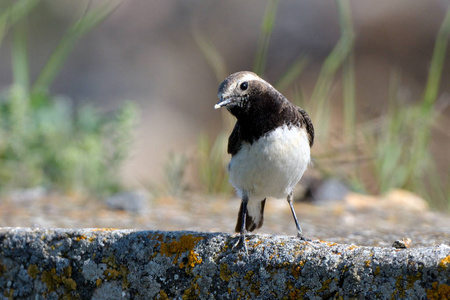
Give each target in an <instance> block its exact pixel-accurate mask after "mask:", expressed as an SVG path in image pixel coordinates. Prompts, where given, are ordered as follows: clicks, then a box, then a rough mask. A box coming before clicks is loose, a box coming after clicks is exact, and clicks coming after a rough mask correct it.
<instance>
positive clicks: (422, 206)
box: [382, 189, 428, 212]
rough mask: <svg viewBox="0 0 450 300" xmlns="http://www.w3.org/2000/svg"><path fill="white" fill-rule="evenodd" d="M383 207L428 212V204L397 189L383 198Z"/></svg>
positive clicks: (413, 195) (409, 193)
mask: <svg viewBox="0 0 450 300" xmlns="http://www.w3.org/2000/svg"><path fill="white" fill-rule="evenodd" d="M382 205H383V206H384V207H386V208H393V209H403V210H410V211H416V212H423V211H427V210H428V203H427V202H426V201H425V200H424V199H422V198H421V197H419V196H418V195H416V194H414V193H412V192H409V191H405V190H401V189H395V190H392V191H390V192H389V193H388V194H387V195H386V196H384V197H383V200H382Z"/></svg>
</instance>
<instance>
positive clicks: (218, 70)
mask: <svg viewBox="0 0 450 300" xmlns="http://www.w3.org/2000/svg"><path fill="white" fill-rule="evenodd" d="M192 35H193V36H194V40H195V43H196V44H197V46H198V47H199V48H200V51H201V52H202V54H203V56H204V57H205V59H206V61H207V62H208V64H209V66H210V67H211V69H213V71H214V74H215V75H216V78H217V81H218V82H222V80H223V79H224V78H225V77H227V74H228V72H227V68H226V65H225V60H224V58H223V56H222V55H221V54H220V52H219V51H218V50H217V48H216V47H215V46H214V45H213V43H211V41H210V40H209V39H207V38H206V37H205V35H203V34H202V33H200V32H199V31H198V29H195V28H194V29H193V30H192Z"/></svg>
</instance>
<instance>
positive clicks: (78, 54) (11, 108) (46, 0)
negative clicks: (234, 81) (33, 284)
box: [0, 0, 450, 225]
mask: <svg viewBox="0 0 450 300" xmlns="http://www.w3.org/2000/svg"><path fill="white" fill-rule="evenodd" d="M405 4H406V1H402V0H395V1H392V0H389V1H387V0H386V1H351V0H348V1H346V0H339V1H313V0H302V1H293V0H292V1H291V0H282V1H260V0H253V1H244V2H243V1H201V2H199V1H184V0H183V1H182V0H174V1H149V2H146V1H132V2H129V1H128V2H126V1H123V2H120V1H119V2H111V1H100V0H96V1H69V0H58V1H54V0H22V1H2V2H1V5H0V90H1V96H0V97H1V98H0V105H1V111H0V116H1V120H0V126H1V128H0V139H1V141H0V189H1V192H2V195H3V196H2V199H3V203H7V202H8V201H9V200H11V199H25V200H23V201H25V202H27V201H31V200H26V199H28V198H29V197H31V198H33V196H30V195H35V194H37V195H38V196H37V197H40V196H42V195H43V194H45V195H47V196H48V195H49V194H52V195H53V193H55V192H56V193H58V195H59V196H58V197H57V198H61V197H63V196H61V195H64V197H71V198H77V197H79V198H83V199H86V198H88V199H96V198H101V199H103V198H107V197H108V196H111V195H113V196H114V195H117V193H119V195H123V193H124V191H136V190H138V192H137V194H139V195H140V193H141V194H142V193H143V194H146V195H147V196H146V197H144V198H145V199H148V198H150V199H153V200H152V201H153V203H155V202H154V201H156V200H154V199H165V200H161V201H162V202H164V203H168V202H170V201H169V200H167V199H168V198H170V199H173V198H185V199H192V198H193V197H194V196H192V195H193V194H196V195H198V194H200V195H208V196H205V197H210V196H209V195H220V196H219V197H221V198H224V199H228V198H232V197H234V195H233V191H232V189H231V187H230V185H229V184H228V177H227V174H226V164H227V161H228V160H229V157H228V155H227V154H226V143H227V137H228V135H229V133H230V132H231V130H232V126H233V122H234V120H233V119H232V117H231V116H229V115H228V114H227V112H226V111H218V110H214V109H213V106H214V104H215V103H216V102H217V101H218V99H217V95H216V93H217V88H218V86H219V84H220V82H221V81H222V80H223V79H224V78H225V77H226V76H227V75H229V74H231V73H233V72H236V71H241V70H253V71H255V72H257V73H258V74H259V75H260V76H262V77H263V78H264V79H266V80H267V81H268V82H270V83H272V84H273V85H274V86H275V87H276V88H278V89H279V90H280V91H281V92H282V93H283V94H284V95H285V96H286V97H287V98H288V99H289V100H290V101H291V102H294V103H295V104H297V105H299V106H301V107H303V108H304V109H305V110H306V111H307V112H308V113H309V114H310V115H311V118H312V120H313V123H314V125H315V128H316V135H317V136H316V142H315V145H314V147H313V150H312V155H313V157H314V160H315V162H314V167H312V168H311V170H310V171H308V172H307V174H305V178H304V180H303V184H302V186H303V187H302V188H301V189H300V190H299V192H298V198H299V199H309V200H311V199H312V200H320V199H319V198H321V197H322V198H326V199H331V198H342V197H344V194H342V193H341V192H342V191H345V193H347V192H354V193H361V194H368V195H380V197H382V196H383V195H386V194H387V193H389V192H390V191H392V190H395V189H401V190H404V191H408V192H410V193H412V194H414V195H417V196H418V197H420V198H421V199H424V201H426V203H427V205H429V206H430V207H431V208H433V209H436V210H441V211H448V210H449V208H450V183H449V179H450V150H449V149H450V107H449V105H448V104H449V101H450V100H449V94H448V93H449V91H450V85H449V82H450V62H449V61H448V54H449V50H448V48H447V43H448V38H449V32H450V17H449V16H448V8H449V2H448V1H438V0H433V1H421V0H410V1H408V2H407V5H405ZM330 180H331V182H332V183H330V185H331V191H332V192H331V196H330V195H329V194H330V193H328V194H326V195H324V194H323V193H324V192H323V189H320V187H321V186H322V187H323V185H324V182H325V183H327V184H328V183H329V182H330ZM327 186H328V185H327ZM27 193H28V194H27ZM120 193H122V194H120ZM11 195H13V196H11ZM14 195H15V196H14ZM149 195H150V196H149ZM27 197H28V198H27ZM133 197H136V195H134V196H133ZM195 197H197V196H195ZM113 198H114V197H113ZM138 198H139V197H138ZM8 199H9V200H8ZM7 200H8V201H7ZM113 200H114V199H113ZM336 200H339V199H336ZM11 201H12V200H11ZM18 201H19V200H18ZM20 201H22V200H20ZM20 201H19V202H20ZM55 201H56V200H55ZM126 201H128V200H126ZM91 202H92V201H91ZM119 202H120V200H119ZM27 203H28V202H27ZM83 203H85V202H83ZM283 204H284V203H283ZM236 205H238V204H236ZM119 206H120V205H119ZM122 206H123V204H122ZM125 206H126V205H125ZM9 209H11V208H9ZM3 210H4V211H8V210H7V209H6V208H4V209H3ZM236 212H237V206H236ZM233 218H234V216H233ZM36 222H37V221H36ZM13 223H14V222H13ZM37 223H39V222H37ZM14 224H15V223H14ZM39 224H41V223H39ZM52 224H54V223H52ZM58 224H59V223H58ZM94 225H96V224H95V223H94Z"/></svg>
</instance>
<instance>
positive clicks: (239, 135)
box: [214, 71, 314, 252]
mask: <svg viewBox="0 0 450 300" xmlns="http://www.w3.org/2000/svg"><path fill="white" fill-rule="evenodd" d="M218 97H219V102H218V103H217V104H216V105H215V106H214V108H215V109H219V108H221V107H225V108H226V109H227V110H228V111H229V112H230V113H231V114H232V115H233V116H234V117H236V124H235V126H234V128H233V131H232V132H231V135H230V136H229V138H228V149H227V151H228V153H229V154H231V160H230V162H229V164H228V172H229V181H230V183H231V185H232V186H233V187H234V188H235V190H236V193H237V195H238V196H239V197H240V198H241V205H240V208H239V213H238V219H237V223H236V227H235V231H236V232H238V233H239V240H238V242H237V243H236V245H235V247H236V246H239V247H243V248H244V249H245V252H247V247H246V244H245V234H246V233H247V232H251V231H253V230H255V229H258V228H260V227H261V226H262V225H263V221H264V206H265V203H266V198H268V197H271V198H278V199H283V198H284V199H287V202H288V204H289V206H290V209H291V212H292V216H293V218H294V222H295V226H296V229H297V236H298V237H299V238H300V239H305V238H304V237H303V233H302V229H301V227H300V225H299V222H298V219H297V215H296V213H295V210H294V206H293V199H294V195H293V190H294V187H295V186H296V185H297V183H298V182H299V181H300V179H301V178H302V176H303V173H304V172H305V171H306V169H307V168H308V166H309V165H310V163H311V155H310V153H311V147H312V146H313V144H314V127H313V124H312V121H311V118H310V117H309V115H308V114H307V113H306V111H304V110H303V109H302V108H300V107H297V106H296V105H294V104H292V103H291V102H289V101H288V100H287V99H286V97H284V96H283V95H282V94H281V93H280V92H278V91H277V90H276V89H275V88H274V87H273V86H272V85H271V84H269V83H268V82H267V81H265V80H263V79H262V78H260V77H259V76H258V75H257V74H255V73H253V72H250V71H241V72H237V73H233V74H231V75H229V76H228V77H227V78H226V79H225V80H224V81H223V82H222V83H221V84H220V86H219V90H218Z"/></svg>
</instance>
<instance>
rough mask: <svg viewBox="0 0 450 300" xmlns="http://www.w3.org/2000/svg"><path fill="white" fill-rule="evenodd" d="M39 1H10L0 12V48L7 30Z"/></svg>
mask: <svg viewBox="0 0 450 300" xmlns="http://www.w3.org/2000/svg"><path fill="white" fill-rule="evenodd" d="M40 1H41V0H20V1H11V4H10V5H9V6H6V8H4V7H3V9H4V11H2V12H0V46H1V44H2V41H3V38H4V36H5V34H6V32H7V31H8V28H9V27H11V26H13V25H15V24H16V22H19V21H20V20H22V19H23V18H24V17H25V16H27V15H28V14H29V13H30V12H31V11H32V10H33V9H34V8H35V7H36V5H37V4H38V3H39V2H40Z"/></svg>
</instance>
